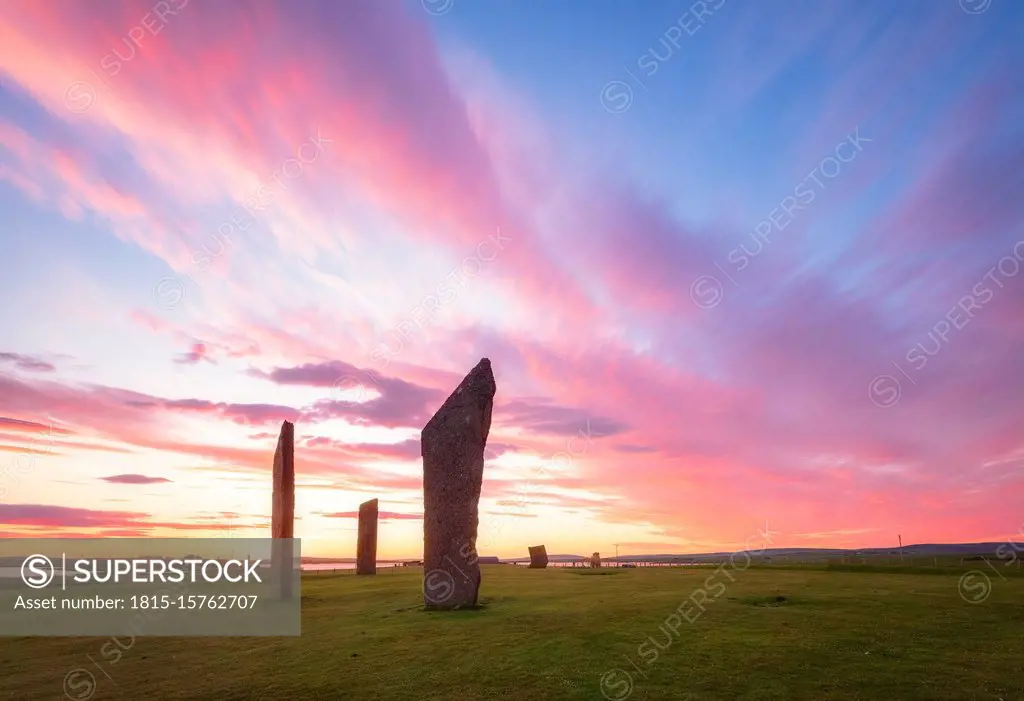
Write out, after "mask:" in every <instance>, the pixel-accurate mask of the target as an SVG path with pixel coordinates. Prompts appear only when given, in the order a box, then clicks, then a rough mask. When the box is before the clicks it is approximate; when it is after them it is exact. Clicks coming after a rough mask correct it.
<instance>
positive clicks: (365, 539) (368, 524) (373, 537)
mask: <svg viewBox="0 0 1024 701" xmlns="http://www.w3.org/2000/svg"><path fill="white" fill-rule="evenodd" d="M356 574H377V500H376V499H371V500H370V501H366V502H363V503H362V504H360V505H359V540H358V541H357V542H356Z"/></svg>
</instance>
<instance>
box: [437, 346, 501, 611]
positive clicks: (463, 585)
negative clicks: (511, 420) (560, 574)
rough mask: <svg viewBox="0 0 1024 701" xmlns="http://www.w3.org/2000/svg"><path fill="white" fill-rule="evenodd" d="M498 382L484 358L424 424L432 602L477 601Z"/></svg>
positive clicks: (449, 605)
mask: <svg viewBox="0 0 1024 701" xmlns="http://www.w3.org/2000/svg"><path fill="white" fill-rule="evenodd" d="M496 391H497V386H496V385H495V383H494V374H493V373H492V372H491V361H489V360H488V359H487V358H483V359H482V360H481V361H480V362H479V363H478V364H477V366H476V367H475V368H473V370H472V371H470V373H469V374H468V375H466V377H465V379H463V380H462V383H461V384H459V386H458V388H457V389H456V390H455V391H454V392H453V393H452V395H451V396H450V397H448V399H447V400H446V401H445V403H444V404H443V405H441V408H440V409H438V410H437V413H436V414H434V416H433V418H431V419H430V421H428V422H427V425H426V426H424V427H423V432H422V434H421V435H420V452H421V454H422V455H423V511H424V513H423V572H424V576H423V600H424V604H425V606H426V607H427V608H438V609H458V608H466V607H472V606H476V604H477V597H478V595H479V593H480V564H479V558H478V556H477V552H476V536H477V526H478V525H479V505H480V489H481V486H482V484H483V476H484V448H485V447H486V445H487V434H488V433H489V432H490V430H491V410H492V408H493V405H494V394H495V392H496Z"/></svg>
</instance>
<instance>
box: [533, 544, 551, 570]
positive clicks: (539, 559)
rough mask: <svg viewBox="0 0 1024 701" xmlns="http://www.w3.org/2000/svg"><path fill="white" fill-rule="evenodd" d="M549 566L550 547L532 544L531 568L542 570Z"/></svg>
mask: <svg viewBox="0 0 1024 701" xmlns="http://www.w3.org/2000/svg"><path fill="white" fill-rule="evenodd" d="M547 566H548V549H547V548H545V547H544V546H543V545H533V546H530V569H534V570H542V569H544V568H545V567H547Z"/></svg>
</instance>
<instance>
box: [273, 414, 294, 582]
mask: <svg viewBox="0 0 1024 701" xmlns="http://www.w3.org/2000/svg"><path fill="white" fill-rule="evenodd" d="M273 500H274V502H273V507H272V510H271V517H270V537H271V538H274V539H276V542H274V543H273V547H272V557H273V559H274V562H278V561H282V560H283V561H285V562H289V563H290V562H291V561H292V554H293V550H292V540H291V539H292V538H294V537H295V425H294V424H292V423H291V422H290V421H285V422H284V423H282V424H281V435H280V436H279V437H278V439H277V450H276V451H275V452H274V495H273ZM276 569H277V572H278V574H279V575H280V579H279V580H278V581H277V582H276V584H277V593H278V595H279V596H280V598H282V599H290V598H291V596H292V576H291V575H292V567H291V566H288V567H280V568H276Z"/></svg>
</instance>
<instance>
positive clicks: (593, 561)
mask: <svg viewBox="0 0 1024 701" xmlns="http://www.w3.org/2000/svg"><path fill="white" fill-rule="evenodd" d="M590 566H591V567H600V566H601V553H594V554H593V555H591V556H590Z"/></svg>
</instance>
